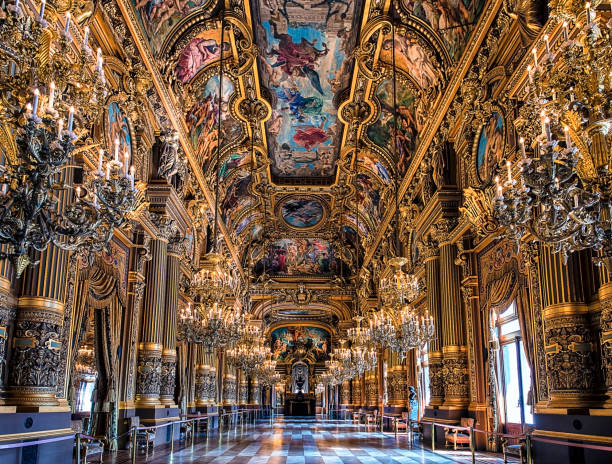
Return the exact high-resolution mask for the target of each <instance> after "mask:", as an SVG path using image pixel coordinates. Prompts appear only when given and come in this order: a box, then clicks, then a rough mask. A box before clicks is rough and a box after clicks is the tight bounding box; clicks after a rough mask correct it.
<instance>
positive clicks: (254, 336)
mask: <svg viewBox="0 0 612 464" xmlns="http://www.w3.org/2000/svg"><path fill="white" fill-rule="evenodd" d="M237 332H238V333H240V338H239V339H238V341H237V342H236V343H235V344H234V345H233V346H232V347H231V348H230V349H228V350H227V357H228V361H229V362H230V364H231V365H232V366H234V367H236V368H238V369H241V370H242V371H244V372H245V373H246V374H247V375H250V374H251V373H253V372H255V371H256V370H257V369H258V368H260V367H261V366H262V365H263V364H264V362H265V361H266V359H267V358H268V357H269V356H270V354H271V352H270V347H269V346H267V345H266V343H265V339H264V337H263V335H262V334H261V329H259V328H258V327H255V326H252V325H248V324H247V325H246V326H244V327H243V328H242V330H240V329H239V330H237Z"/></svg>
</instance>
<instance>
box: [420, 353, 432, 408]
mask: <svg viewBox="0 0 612 464" xmlns="http://www.w3.org/2000/svg"><path fill="white" fill-rule="evenodd" d="M421 385H422V389H423V391H422V392H421V395H422V396H423V398H422V399H421V404H422V405H423V408H424V407H425V406H426V405H428V404H429V400H430V398H431V392H430V391H429V344H428V343H427V344H425V346H424V347H423V348H421Z"/></svg>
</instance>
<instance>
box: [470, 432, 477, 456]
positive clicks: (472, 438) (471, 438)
mask: <svg viewBox="0 0 612 464" xmlns="http://www.w3.org/2000/svg"><path fill="white" fill-rule="evenodd" d="M470 451H471V452H472V464H476V447H475V446H474V427H473V426H470Z"/></svg>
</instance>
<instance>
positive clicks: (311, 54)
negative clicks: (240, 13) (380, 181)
mask: <svg viewBox="0 0 612 464" xmlns="http://www.w3.org/2000/svg"><path fill="white" fill-rule="evenodd" d="M354 6H355V2H346V1H341V0H331V1H318V2H317V1H310V0H295V1H281V0H271V1H270V0H267V1H266V0H260V1H259V2H257V3H256V4H255V6H254V8H257V10H258V13H259V17H260V18H261V23H260V24H258V25H257V26H256V31H257V36H258V38H257V43H258V45H259V46H260V48H261V50H262V56H261V57H260V59H259V70H260V76H261V82H262V85H263V86H265V87H266V88H268V89H269V91H270V95H271V98H270V100H271V105H272V117H271V118H270V120H269V121H268V122H267V124H266V130H267V134H268V156H269V158H270V159H271V161H272V174H273V175H274V176H276V177H277V178H281V179H282V178H284V177H332V176H334V174H335V170H336V161H337V159H338V151H339V144H340V140H341V134H342V127H341V125H340V124H339V121H338V118H337V108H336V107H335V104H334V96H335V94H336V92H338V91H339V90H340V89H342V88H344V87H346V86H347V85H348V83H349V80H350V76H351V74H350V69H349V68H350V66H349V63H350V60H348V59H347V56H349V55H350V53H351V50H352V48H353V47H354V44H351V43H348V39H349V34H348V32H347V31H348V30H349V29H350V28H351V25H352V23H353V18H354V13H355V11H354Z"/></svg>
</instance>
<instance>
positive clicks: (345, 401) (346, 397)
mask: <svg viewBox="0 0 612 464" xmlns="http://www.w3.org/2000/svg"><path fill="white" fill-rule="evenodd" d="M350 404H351V382H350V380H345V381H344V382H343V383H342V390H341V394H340V406H344V407H348V406H350Z"/></svg>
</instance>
